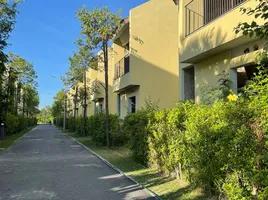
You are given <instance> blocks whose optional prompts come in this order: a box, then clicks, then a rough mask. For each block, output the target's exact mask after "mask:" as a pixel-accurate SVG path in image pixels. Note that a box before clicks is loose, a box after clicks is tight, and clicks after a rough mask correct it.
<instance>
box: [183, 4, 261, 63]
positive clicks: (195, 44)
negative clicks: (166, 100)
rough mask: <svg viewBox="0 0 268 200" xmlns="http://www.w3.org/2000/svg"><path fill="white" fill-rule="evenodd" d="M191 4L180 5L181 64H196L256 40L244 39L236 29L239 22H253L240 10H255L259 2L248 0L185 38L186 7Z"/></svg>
mask: <svg viewBox="0 0 268 200" xmlns="http://www.w3.org/2000/svg"><path fill="white" fill-rule="evenodd" d="M195 1H198V0H195ZM189 2H190V1H189V0H181V3H180V21H179V30H180V32H179V38H180V62H186V63H187V62H188V63H189V62H190V63H192V62H196V60H202V59H205V58H206V57H208V56H209V55H210V56H211V54H218V53H221V52H223V51H226V50H228V49H230V48H233V47H237V46H240V45H243V44H246V43H248V42H250V41H252V40H254V39H250V38H248V37H242V36H241V34H240V35H237V34H235V33H234V27H236V26H237V25H238V23H239V22H251V21H252V19H253V17H252V16H247V15H242V13H241V12H240V8H241V7H245V8H247V7H253V8H254V7H256V5H257V4H258V2H257V1H254V0H248V1H246V2H244V3H242V4H241V5H239V6H237V7H235V8H234V9H232V10H230V11H229V12H227V13H225V14H223V15H222V16H220V17H218V18H217V19H215V20H213V21H211V22H210V23H209V24H207V25H205V26H203V27H201V28H200V29H198V30H196V31H195V32H193V33H191V34H190V35H189V36H187V37H185V29H186V27H187V25H186V24H185V6H186V5H187V3H189ZM256 22H258V23H260V24H262V23H264V21H263V20H262V19H257V20H256ZM210 50H212V51H210Z"/></svg>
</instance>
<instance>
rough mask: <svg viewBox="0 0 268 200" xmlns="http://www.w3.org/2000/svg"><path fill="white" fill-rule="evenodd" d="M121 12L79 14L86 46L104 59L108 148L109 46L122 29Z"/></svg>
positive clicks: (108, 11) (103, 11) (92, 11)
mask: <svg viewBox="0 0 268 200" xmlns="http://www.w3.org/2000/svg"><path fill="white" fill-rule="evenodd" d="M120 14H121V11H119V12H117V13H112V12H110V10H109V9H108V7H103V8H96V9H94V10H87V9H86V8H85V7H83V8H81V9H79V10H78V12H77V17H78V19H79V20H80V22H81V29H82V31H81V34H82V35H84V36H85V38H86V44H88V45H89V46H91V48H93V49H97V50H99V49H101V50H102V51H103V58H104V72H105V114H106V137H107V147H109V146H110V139H109V99H108V98H109V97H108V88H109V87H108V79H109V76H108V62H109V61H108V59H109V57H108V46H109V42H110V41H111V40H112V38H113V36H114V34H115V33H116V32H117V30H118V28H119V27H120V21H121V19H122V18H121V17H120Z"/></svg>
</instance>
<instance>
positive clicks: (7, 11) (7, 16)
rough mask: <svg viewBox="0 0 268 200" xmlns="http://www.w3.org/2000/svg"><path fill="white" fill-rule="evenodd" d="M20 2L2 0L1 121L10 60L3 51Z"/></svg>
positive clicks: (0, 28) (0, 37)
mask: <svg viewBox="0 0 268 200" xmlns="http://www.w3.org/2000/svg"><path fill="white" fill-rule="evenodd" d="M19 3H20V1H19V0H14V1H12V0H0V122H1V121H2V120H3V118H4V110H5V109H3V108H4V107H6V106H7V105H6V104H5V103H6V101H7V99H6V92H5V85H6V83H4V81H5V82H6V81H7V80H6V77H5V74H4V73H5V71H6V62H7V61H8V59H7V56H6V55H5V53H4V52H3V51H4V49H5V47H6V46H7V45H8V43H7V40H8V38H9V36H10V33H11V31H12V30H13V27H14V24H15V22H16V15H17V13H18V11H17V5H18V4H19Z"/></svg>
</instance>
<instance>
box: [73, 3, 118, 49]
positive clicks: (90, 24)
mask: <svg viewBox="0 0 268 200" xmlns="http://www.w3.org/2000/svg"><path fill="white" fill-rule="evenodd" d="M120 14H121V11H119V12H117V13H111V12H110V10H109V9H108V7H103V8H96V9H94V10H90V11H88V10H87V9H86V8H85V7H83V8H81V9H79V10H78V12H77V17H78V19H79V20H80V22H81V29H82V31H81V34H83V35H85V37H86V43H87V44H89V45H90V46H92V47H93V48H98V46H100V47H103V42H108V41H109V40H111V39H112V38H113V36H114V34H115V33H116V31H117V30H118V28H119V27H120V21H121V19H122V18H121V17H120Z"/></svg>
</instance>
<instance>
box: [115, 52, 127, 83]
mask: <svg viewBox="0 0 268 200" xmlns="http://www.w3.org/2000/svg"><path fill="white" fill-rule="evenodd" d="M128 72H129V56H126V57H124V58H123V59H121V60H120V61H119V62H118V63H116V64H115V79H118V78H120V77H121V76H123V75H125V74H126V73H128Z"/></svg>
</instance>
